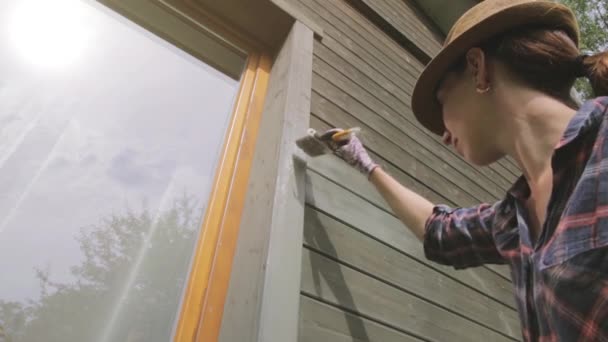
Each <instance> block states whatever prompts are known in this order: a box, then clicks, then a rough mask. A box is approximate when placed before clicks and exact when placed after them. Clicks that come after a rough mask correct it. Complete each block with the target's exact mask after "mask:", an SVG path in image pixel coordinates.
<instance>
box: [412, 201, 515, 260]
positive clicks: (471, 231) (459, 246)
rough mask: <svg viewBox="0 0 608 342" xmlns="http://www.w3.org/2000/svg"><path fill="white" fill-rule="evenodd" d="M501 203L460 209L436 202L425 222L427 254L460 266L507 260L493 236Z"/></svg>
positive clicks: (430, 257)
mask: <svg viewBox="0 0 608 342" xmlns="http://www.w3.org/2000/svg"><path fill="white" fill-rule="evenodd" d="M500 203H501V202H497V203H495V204H494V205H490V204H486V203H484V204H480V205H477V206H474V207H470V208H456V209H452V208H450V207H447V206H445V205H438V206H435V208H433V213H432V214H431V216H430V217H429V218H428V220H427V221H426V226H425V234H424V253H425V255H426V257H427V258H428V259H429V260H431V261H435V262H437V263H440V264H443V265H449V266H453V267H454V268H456V269H463V268H467V267H474V266H480V265H483V264H504V263H505V260H504V258H503V257H502V255H501V254H500V252H499V251H498V249H497V248H496V243H495V240H494V236H493V226H494V223H495V218H496V215H497V210H498V209H497V208H499V207H500Z"/></svg>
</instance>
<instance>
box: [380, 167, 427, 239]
mask: <svg viewBox="0 0 608 342" xmlns="http://www.w3.org/2000/svg"><path fill="white" fill-rule="evenodd" d="M369 180H370V182H371V183H372V184H374V186H375V187H376V189H377V190H378V192H380V194H381V195H382V197H383V198H384V200H385V201H386V202H388V205H389V206H390V207H391V209H393V212H394V213H395V215H397V217H398V218H399V219H400V220H401V222H403V223H404V224H405V225H406V226H407V227H408V228H409V229H410V230H411V231H412V233H414V235H416V237H417V238H418V239H419V240H421V241H422V240H423V238H424V230H425V223H426V221H427V219H428V218H429V217H430V216H431V213H432V212H433V207H434V205H433V203H431V202H429V201H428V200H426V199H425V198H424V197H422V196H420V195H418V194H417V193H415V192H414V191H412V190H410V189H408V188H406V187H404V186H403V185H401V184H400V183H399V182H397V181H396V180H395V179H394V178H393V177H391V176H390V175H389V174H387V173H386V172H384V170H382V169H381V168H379V167H376V168H375V169H374V170H373V171H372V172H371V174H370V177H369Z"/></svg>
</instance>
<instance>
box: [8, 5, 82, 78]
mask: <svg viewBox="0 0 608 342" xmlns="http://www.w3.org/2000/svg"><path fill="white" fill-rule="evenodd" d="M85 6H87V5H86V4H85V3H83V2H82V1H81V0H52V1H50V0H23V1H20V3H19V5H18V6H17V8H15V10H14V12H13V13H12V14H11V17H10V23H9V30H10V37H11V42H12V44H13V46H14V47H15V49H16V51H17V52H18V53H19V55H20V57H21V58H22V59H23V60H24V61H27V62H29V63H31V64H34V65H36V66H39V67H47V68H61V67H66V66H69V65H71V64H73V63H75V62H76V60H77V59H78V57H79V56H80V55H81V54H82V51H83V50H84V48H85V45H86V43H87V31H88V27H87V25H86V20H85V14H86V8H85Z"/></svg>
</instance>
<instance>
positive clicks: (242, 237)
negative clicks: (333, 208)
mask: <svg viewBox="0 0 608 342" xmlns="http://www.w3.org/2000/svg"><path fill="white" fill-rule="evenodd" d="M312 42H313V32H312V31H311V30H310V29H309V28H307V27H306V26H304V25H303V24H301V23H299V22H296V23H295V24H294V26H293V27H292V30H291V32H290V34H289V36H288V37H287V40H286V42H285V44H284V46H283V48H282V49H281V51H280V53H279V55H278V57H277V58H276V61H275V62H274V65H273V68H272V71H271V75H270V83H269V89H268V93H267V96H266V101H265V105H264V113H263V118H262V122H261V123H260V138H259V140H258V142H257V144H256V151H255V158H254V163H253V165H252V171H251V175H250V183H249V188H248V192H247V197H246V204H245V209H244V213H243V218H242V223H241V228H240V234H239V239H238V242H237V243H238V244H237V250H236V255H235V259H234V262H233V269H232V275H231V281H230V285H229V290H228V296H227V300H226V304H225V308H224V316H223V321H222V328H221V332H220V341H227V342H232V341H264V342H266V341H269V342H273V341H280V342H283V341H295V339H296V338H297V325H298V314H299V295H298V294H299V288H300V256H301V244H302V227H303V219H304V217H303V215H304V187H303V186H304V182H303V173H304V170H305V166H304V163H301V162H297V159H295V158H294V156H296V155H297V154H298V153H299V152H298V151H297V150H296V146H295V144H294V141H295V140H296V139H297V137H300V136H302V135H303V134H305V132H306V129H307V128H308V122H309V116H310V91H311V73H312V71H311V70H312Z"/></svg>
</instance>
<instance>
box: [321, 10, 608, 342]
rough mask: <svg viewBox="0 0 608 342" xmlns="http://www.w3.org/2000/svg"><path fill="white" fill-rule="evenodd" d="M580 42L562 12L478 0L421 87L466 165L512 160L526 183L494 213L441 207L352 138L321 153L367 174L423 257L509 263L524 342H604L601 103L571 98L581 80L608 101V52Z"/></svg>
mask: <svg viewBox="0 0 608 342" xmlns="http://www.w3.org/2000/svg"><path fill="white" fill-rule="evenodd" d="M578 35H579V30H578V25H577V23H576V19H575V18H574V15H573V13H572V12H571V11H570V10H569V9H568V8H567V7H565V6H562V5H559V4H556V3H553V2H549V1H533V0H526V1H524V0H515V1H513V0H511V1H505V0H486V1H484V2H481V3H480V4H478V5H477V6H475V7H474V8H472V9H471V10H469V11H468V12H467V13H465V14H464V15H463V16H462V17H461V18H460V19H459V20H458V21H457V22H456V24H455V25H454V27H453V28H452V30H451V32H450V33H449V34H448V37H447V39H446V43H445V44H444V47H443V49H442V51H441V52H440V53H439V54H438V55H437V56H436V57H435V58H434V59H433V60H432V61H431V62H430V64H429V65H428V66H427V68H426V69H425V70H424V72H423V73H422V74H421V76H420V78H419V80H418V82H417V84H416V87H415V90H414V93H413V97H412V98H413V100H412V108H413V110H414V113H415V114H416V117H417V118H418V120H419V121H420V122H421V123H422V124H423V125H424V126H425V127H426V128H428V129H429V130H431V131H432V132H434V133H436V134H439V135H443V140H444V142H445V143H446V144H449V145H453V146H454V148H455V149H456V151H458V153H459V154H460V155H461V156H462V157H464V158H465V159H466V160H468V161H469V162H471V163H473V164H475V165H479V166H484V165H488V164H491V163H493V162H495V161H497V160H499V159H500V158H502V157H504V156H506V155H508V156H510V157H512V158H513V159H514V160H515V161H516V162H517V164H518V165H519V167H520V168H521V170H522V171H523V176H522V177H521V178H520V179H519V180H518V181H517V182H516V183H515V184H514V185H513V187H512V188H511V190H509V191H508V193H507V194H506V195H505V197H504V199H503V200H501V201H499V202H497V203H494V204H480V205H478V206H475V207H472V208H458V209H450V208H448V207H446V206H442V205H438V206H435V205H433V204H432V203H430V202H429V201H427V200H426V199H424V198H422V197H421V196H419V195H417V194H416V193H414V192H412V191H411V190H409V189H407V188H405V187H404V186H402V185H401V184H399V183H398V182H397V181H395V180H394V179H393V178H392V177H391V176H390V175H388V174H387V173H385V172H384V170H382V168H380V167H378V165H377V164H375V163H374V162H373V161H372V160H371V159H370V157H369V156H368V154H367V152H366V151H365V149H364V148H363V145H362V144H361V142H360V141H359V140H358V139H357V138H356V137H353V138H351V139H350V140H349V141H348V142H347V143H346V144H345V145H341V146H337V145H335V144H334V143H331V142H329V143H328V144H329V145H332V146H331V147H332V149H334V152H335V154H336V155H338V156H339V157H341V158H342V159H344V160H345V161H346V162H348V163H349V164H351V165H353V166H355V167H356V168H357V169H359V170H360V171H361V172H363V173H364V174H365V175H367V176H368V178H369V180H370V181H371V182H372V183H373V184H374V185H375V186H376V188H377V189H378V191H379V192H380V193H381V194H382V196H383V197H384V199H385V200H386V201H387V202H388V203H389V205H390V206H391V208H392V209H393V211H394V212H395V213H396V215H397V216H398V217H399V218H400V219H401V220H402V221H403V223H404V224H405V225H406V226H407V227H408V228H410V229H411V230H412V231H413V232H414V233H415V235H416V236H417V237H418V238H420V239H421V240H422V241H423V243H424V250H425V254H426V256H427V258H429V259H431V260H433V261H436V262H439V263H442V264H447V265H452V266H454V267H455V268H457V269H460V268H465V267H471V266H478V265H481V264H486V263H498V264H509V265H510V267H511V270H512V280H513V283H514V286H515V293H516V300H517V305H518V311H519V315H520V319H521V323H522V329H523V336H524V339H525V340H526V341H604V340H606V341H608V140H607V135H608V114H605V112H606V108H607V107H608V97H598V98H595V99H593V100H591V101H588V102H586V103H585V104H583V105H582V106H581V107H580V109H579V108H577V107H578V106H577V104H576V102H575V101H574V100H572V98H571V97H570V94H571V92H570V90H571V88H572V85H573V83H574V81H575V80H576V79H577V78H578V77H587V78H588V79H589V80H590V81H591V84H592V85H593V89H594V91H595V93H596V96H601V95H608V54H607V53H601V54H598V55H594V56H584V55H582V54H581V53H580V51H579V50H578V39H579V36H578ZM335 132H336V131H335V130H331V131H328V132H327V134H326V135H325V137H330V136H331V135H332V134H333V133H335ZM329 140H330V139H329Z"/></svg>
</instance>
